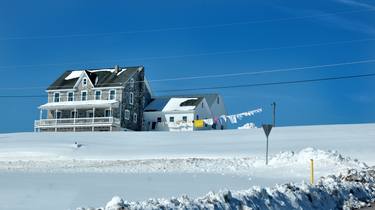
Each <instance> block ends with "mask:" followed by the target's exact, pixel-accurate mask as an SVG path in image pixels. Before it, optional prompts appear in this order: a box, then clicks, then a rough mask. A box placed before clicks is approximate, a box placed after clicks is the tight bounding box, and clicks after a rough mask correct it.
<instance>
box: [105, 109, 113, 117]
mask: <svg viewBox="0 0 375 210" xmlns="http://www.w3.org/2000/svg"><path fill="white" fill-rule="evenodd" d="M104 116H105V117H111V116H112V113H111V110H109V109H106V110H105V112H104Z"/></svg>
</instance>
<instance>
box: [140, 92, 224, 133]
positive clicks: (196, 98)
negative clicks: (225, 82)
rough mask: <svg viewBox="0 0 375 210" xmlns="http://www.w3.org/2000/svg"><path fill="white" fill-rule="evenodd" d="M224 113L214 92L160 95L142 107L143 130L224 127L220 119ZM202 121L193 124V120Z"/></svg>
mask: <svg viewBox="0 0 375 210" xmlns="http://www.w3.org/2000/svg"><path fill="white" fill-rule="evenodd" d="M221 115H226V110H225V106H224V101H223V98H222V97H221V96H220V95H218V94H199V95H179V96H162V97H156V98H153V99H152V100H151V102H150V104H149V105H148V106H146V108H145V109H144V115H143V116H144V128H143V129H144V130H145V131H193V130H210V129H225V128H226V124H225V123H220V120H218V119H219V118H220V116H221ZM202 120H203V121H204V123H203V126H195V125H196V124H194V121H195V122H196V123H197V122H198V121H200V122H202Z"/></svg>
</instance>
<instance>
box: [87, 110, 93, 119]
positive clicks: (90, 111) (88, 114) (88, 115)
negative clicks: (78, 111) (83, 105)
mask: <svg viewBox="0 0 375 210" xmlns="http://www.w3.org/2000/svg"><path fill="white" fill-rule="evenodd" d="M86 117H90V118H92V117H94V113H93V112H92V110H87V111H86Z"/></svg>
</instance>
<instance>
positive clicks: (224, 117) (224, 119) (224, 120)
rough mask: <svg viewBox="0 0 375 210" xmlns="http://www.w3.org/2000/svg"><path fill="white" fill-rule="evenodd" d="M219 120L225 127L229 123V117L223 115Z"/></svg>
mask: <svg viewBox="0 0 375 210" xmlns="http://www.w3.org/2000/svg"><path fill="white" fill-rule="evenodd" d="M219 120H220V124H222V125H223V124H225V123H226V122H227V116H225V115H221V116H220V118H219Z"/></svg>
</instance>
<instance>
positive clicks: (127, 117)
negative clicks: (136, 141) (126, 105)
mask: <svg viewBox="0 0 375 210" xmlns="http://www.w3.org/2000/svg"><path fill="white" fill-rule="evenodd" d="M129 119H130V111H129V110H125V120H129Z"/></svg>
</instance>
